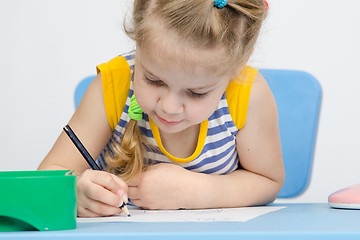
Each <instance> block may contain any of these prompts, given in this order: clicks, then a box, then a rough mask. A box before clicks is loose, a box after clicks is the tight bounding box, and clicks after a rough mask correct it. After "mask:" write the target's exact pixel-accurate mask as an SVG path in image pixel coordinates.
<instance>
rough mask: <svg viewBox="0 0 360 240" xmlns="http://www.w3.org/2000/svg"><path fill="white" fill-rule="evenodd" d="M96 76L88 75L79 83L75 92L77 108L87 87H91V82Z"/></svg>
mask: <svg viewBox="0 0 360 240" xmlns="http://www.w3.org/2000/svg"><path fill="white" fill-rule="evenodd" d="M95 77H96V76H89V77H86V78H84V79H83V80H81V81H80V82H79V84H78V85H77V86H76V88H75V93H74V103H75V109H76V108H77V107H78V106H79V103H80V101H81V99H82V97H83V95H84V93H85V91H86V89H87V88H88V87H89V85H90V83H91V82H92V80H94V78H95Z"/></svg>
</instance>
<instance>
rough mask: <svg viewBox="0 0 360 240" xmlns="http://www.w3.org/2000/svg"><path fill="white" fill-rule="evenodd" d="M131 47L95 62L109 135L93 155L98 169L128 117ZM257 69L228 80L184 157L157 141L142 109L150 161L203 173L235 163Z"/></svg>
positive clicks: (235, 165) (228, 169)
mask: <svg viewBox="0 0 360 240" xmlns="http://www.w3.org/2000/svg"><path fill="white" fill-rule="evenodd" d="M134 58H135V51H132V52H130V53H127V54H124V55H121V56H118V57H116V58H114V59H112V60H110V61H109V62H107V63H103V64H101V65H98V66H97V72H98V73H99V72H101V77H102V84H103V95H104V103H105V110H106V114H107V118H108V121H109V125H110V127H111V129H112V130H113V135H112V137H111V139H110V140H109V142H108V144H107V145H106V147H105V149H104V150H103V152H102V153H101V154H100V156H99V158H98V159H97V162H98V164H99V165H100V167H101V168H102V169H104V168H105V167H106V165H107V164H106V161H105V154H106V152H111V145H112V144H113V143H120V141H121V137H122V135H123V134H124V132H125V128H126V126H127V124H128V122H129V120H130V118H129V115H128V109H129V106H130V98H131V96H132V95H133V80H134V79H133V70H134ZM256 74H257V70H256V69H254V68H252V67H250V66H246V67H245V68H244V70H243V71H242V72H241V73H240V75H239V76H238V77H236V78H235V79H233V80H232V81H230V83H229V85H228V87H227V89H226V91H225V92H224V94H223V95H222V97H221V100H220V101H219V104H218V107H217V109H216V110H215V112H214V113H213V114H212V115H211V116H210V117H209V118H208V119H207V120H205V121H204V122H202V123H201V124H200V132H199V137H198V142H197V146H196V149H195V152H194V153H193V154H192V155H191V156H190V157H188V158H177V157H175V156H172V155H171V154H169V153H168V152H167V151H166V149H165V148H164V147H163V144H162V142H161V138H160V133H159V129H158V128H157V126H156V125H155V124H154V123H153V122H152V120H151V119H150V118H149V117H148V115H147V114H146V113H144V114H143V118H142V119H141V120H139V121H138V126H139V127H140V130H141V132H142V133H143V134H144V135H145V136H146V138H147V141H148V142H149V143H150V144H152V145H153V146H155V149H153V150H148V154H147V157H148V158H149V160H150V161H151V162H152V163H171V164H177V165H180V166H182V167H183V168H185V169H188V170H190V171H194V172H199V173H206V174H226V173H229V172H232V171H234V170H236V169H238V167H239V159H238V155H237V151H236V143H235V137H236V134H237V132H238V131H239V129H241V128H242V127H243V126H244V124H245V121H246V115H247V109H248V103H249V98H250V91H251V87H252V85H253V82H254V79H255V77H256Z"/></svg>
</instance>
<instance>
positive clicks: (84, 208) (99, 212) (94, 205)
mask: <svg viewBox="0 0 360 240" xmlns="http://www.w3.org/2000/svg"><path fill="white" fill-rule="evenodd" d="M121 212H122V210H121V209H120V208H119V207H114V206H111V205H107V204H105V203H102V202H99V201H95V200H92V199H89V198H88V199H87V200H86V201H84V202H83V203H82V204H81V206H79V210H78V215H80V214H82V215H83V216H89V217H100V216H111V215H115V214H120V213H121Z"/></svg>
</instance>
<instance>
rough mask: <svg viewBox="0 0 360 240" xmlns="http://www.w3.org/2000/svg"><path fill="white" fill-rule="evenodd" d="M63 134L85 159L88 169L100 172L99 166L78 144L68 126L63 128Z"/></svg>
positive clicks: (80, 144) (76, 138)
mask: <svg viewBox="0 0 360 240" xmlns="http://www.w3.org/2000/svg"><path fill="white" fill-rule="evenodd" d="M63 129H64V131H65V133H66V134H67V135H68V136H69V138H70V139H71V141H72V142H73V143H74V144H75V146H76V148H77V149H78V150H79V152H80V153H81V155H82V156H83V157H84V158H85V160H86V161H87V163H88V164H89V165H90V167H91V168H92V169H94V170H100V168H99V166H98V165H97V164H96V162H95V161H94V159H93V158H92V157H91V155H90V153H89V152H88V151H87V150H86V148H85V147H84V145H83V144H82V143H81V142H80V140H79V138H78V137H77V136H76V135H75V133H74V132H73V130H72V129H71V127H70V126H69V125H66V126H65V127H64V128H63Z"/></svg>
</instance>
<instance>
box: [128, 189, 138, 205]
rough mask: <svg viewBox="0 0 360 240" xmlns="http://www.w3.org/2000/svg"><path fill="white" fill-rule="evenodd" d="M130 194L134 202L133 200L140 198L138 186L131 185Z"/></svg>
mask: <svg viewBox="0 0 360 240" xmlns="http://www.w3.org/2000/svg"><path fill="white" fill-rule="evenodd" d="M128 194H129V198H130V199H131V202H133V200H137V199H140V193H139V189H138V187H129V190H128Z"/></svg>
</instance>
